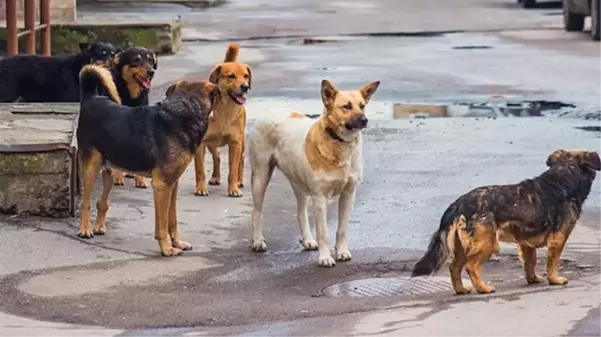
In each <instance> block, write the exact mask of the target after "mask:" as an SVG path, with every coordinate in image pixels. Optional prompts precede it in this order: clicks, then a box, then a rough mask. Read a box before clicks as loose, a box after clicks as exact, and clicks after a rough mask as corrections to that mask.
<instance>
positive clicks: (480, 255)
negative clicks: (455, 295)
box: [458, 219, 497, 294]
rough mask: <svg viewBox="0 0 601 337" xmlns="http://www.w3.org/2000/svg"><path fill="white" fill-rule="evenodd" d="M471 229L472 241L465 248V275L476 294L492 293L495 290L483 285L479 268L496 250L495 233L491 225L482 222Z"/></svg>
mask: <svg viewBox="0 0 601 337" xmlns="http://www.w3.org/2000/svg"><path fill="white" fill-rule="evenodd" d="M483 221H486V219H483ZM473 228H474V229H473V233H472V234H471V240H472V241H471V244H470V245H469V246H468V248H467V266H466V270H467V274H468V275H469V276H470V279H471V281H472V284H473V285H474V288H475V289H476V291H477V292H478V293H480V294H487V293H492V292H494V291H495V288H494V287H492V286H490V285H487V284H486V283H484V281H483V280H482V278H481V276H480V266H482V264H483V263H484V262H486V261H488V259H489V258H490V257H491V256H492V254H493V253H494V251H495V249H496V245H497V243H496V239H497V237H496V233H495V231H494V230H493V227H492V226H491V225H489V224H486V223H484V222H476V223H474V224H473ZM458 235H461V233H458ZM468 235H469V234H468ZM462 244H463V243H462Z"/></svg>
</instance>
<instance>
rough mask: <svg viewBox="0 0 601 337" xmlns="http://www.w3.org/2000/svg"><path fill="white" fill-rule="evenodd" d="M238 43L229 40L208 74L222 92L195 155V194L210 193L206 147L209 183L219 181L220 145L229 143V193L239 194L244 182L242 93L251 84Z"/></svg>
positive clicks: (244, 118)
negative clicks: (209, 161)
mask: <svg viewBox="0 0 601 337" xmlns="http://www.w3.org/2000/svg"><path fill="white" fill-rule="evenodd" d="M239 51H240V46H239V45H238V44H230V45H229V47H228V48H227V51H226V53H225V59H224V60H223V63H221V64H218V65H217V66H216V67H215V68H214V69H213V70H212V71H211V74H210V75H209V81H211V82H212V83H215V84H217V86H218V87H219V89H220V90H221V92H222V93H223V95H222V96H221V99H220V100H219V101H218V102H217V103H216V104H215V113H214V114H213V117H212V118H210V119H209V128H208V130H207V134H206V135H205V137H204V138H203V140H202V143H201V144H200V146H199V148H198V151H197V153H196V157H195V158H194V168H195V171H196V192H195V193H194V194H196V195H201V196H206V195H209V192H208V191H207V185H206V177H205V166H204V158H205V148H208V149H209V152H211V155H212V157H213V174H212V176H211V180H209V184H210V185H220V184H221V173H220V165H221V160H220V158H219V147H222V146H225V145H227V146H228V152H229V175H228V179H227V185H228V186H227V194H228V196H230V197H241V196H242V192H240V187H242V186H244V183H243V176H244V172H243V170H244V146H245V144H244V142H245V137H246V109H245V108H244V103H245V102H246V98H245V97H244V94H246V93H247V92H248V90H250V87H251V78H252V77H251V76H252V75H251V69H250V67H249V66H248V65H247V64H244V63H239V62H238V61H237V59H238V52H239Z"/></svg>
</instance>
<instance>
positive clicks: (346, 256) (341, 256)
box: [336, 250, 352, 261]
mask: <svg viewBox="0 0 601 337" xmlns="http://www.w3.org/2000/svg"><path fill="white" fill-rule="evenodd" d="M351 258H352V256H351V252H349V251H348V250H343V251H340V252H338V251H336V261H350V260H351Z"/></svg>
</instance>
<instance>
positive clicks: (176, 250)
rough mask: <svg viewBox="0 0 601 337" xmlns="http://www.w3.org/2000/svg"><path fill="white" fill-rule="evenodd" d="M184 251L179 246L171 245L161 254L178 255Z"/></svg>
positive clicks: (166, 255) (167, 255)
mask: <svg viewBox="0 0 601 337" xmlns="http://www.w3.org/2000/svg"><path fill="white" fill-rule="evenodd" d="M183 253H184V252H182V250H181V249H179V248H177V247H170V248H167V249H163V250H161V255H162V256H165V257H169V256H178V255H182V254H183Z"/></svg>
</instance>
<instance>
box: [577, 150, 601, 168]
mask: <svg viewBox="0 0 601 337" xmlns="http://www.w3.org/2000/svg"><path fill="white" fill-rule="evenodd" d="M578 161H579V162H580V166H584V167H587V168H589V169H593V170H596V171H601V160H600V159H599V154H598V153H597V152H595V151H585V152H582V153H581V154H580V155H579V156H578Z"/></svg>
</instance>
